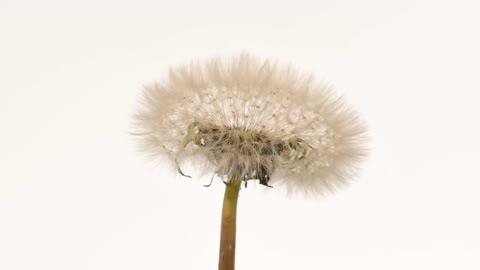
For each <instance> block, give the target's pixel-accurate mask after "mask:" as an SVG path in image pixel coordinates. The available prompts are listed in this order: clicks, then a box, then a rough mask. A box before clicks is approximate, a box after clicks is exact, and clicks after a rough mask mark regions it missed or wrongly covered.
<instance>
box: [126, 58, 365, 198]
mask: <svg viewBox="0 0 480 270" xmlns="http://www.w3.org/2000/svg"><path fill="white" fill-rule="evenodd" d="M135 129H136V134H137V135H138V137H139V141H140V143H141V147H142V150H143V151H144V152H146V153H148V154H149V155H151V156H154V157H165V158H167V159H169V160H170V161H172V164H176V166H177V169H179V168H178V167H179V166H181V164H184V163H185V162H187V161H191V162H193V164H195V165H197V167H198V168H200V169H201V171H203V172H210V173H214V174H216V175H217V176H219V177H220V178H222V179H223V180H224V181H228V179H231V177H232V176H236V177H238V178H240V179H242V180H244V181H248V180H251V179H257V180H259V181H260V183H261V184H264V185H279V186H284V187H286V190H287V191H289V192H292V193H297V192H301V193H307V194H311V195H318V194H323V193H324V192H325V191H328V190H335V189H337V188H339V187H341V186H343V185H345V184H347V183H348V182H349V180H351V178H352V177H353V176H354V175H355V173H356V170H357V167H358V166H357V164H358V162H359V161H360V160H361V159H362V157H364V156H365V148H364V146H363V144H364V140H365V135H364V134H365V131H366V130H365V127H364V125H363V123H362V122H361V121H360V120H359V117H358V115H357V113H356V112H355V111H354V110H353V109H352V108H351V107H350V106H348V105H347V104H346V103H345V101H344V100H343V98H341V97H339V96H337V95H336V94H335V93H334V92H333V89H332V87H331V86H328V85H325V84H319V83H315V82H314V80H313V77H312V76H311V75H302V74H300V73H298V72H297V71H296V70H294V69H293V68H292V67H291V66H282V65H278V64H276V63H274V62H271V61H268V60H263V61H261V60H258V59H256V58H254V57H252V56H250V55H248V54H242V55H241V56H240V57H238V58H235V59H231V60H226V61H224V60H222V59H220V58H213V59H211V60H209V61H207V62H205V63H200V62H194V63H191V64H190V65H183V66H179V67H176V68H171V69H170V72H169V76H168V78H167V79H166V80H164V81H163V82H162V83H154V84H152V85H150V86H149V87H147V88H146V89H145V91H144V96H143V100H142V107H141V108H140V110H139V112H138V113H137V114H136V116H135Z"/></svg>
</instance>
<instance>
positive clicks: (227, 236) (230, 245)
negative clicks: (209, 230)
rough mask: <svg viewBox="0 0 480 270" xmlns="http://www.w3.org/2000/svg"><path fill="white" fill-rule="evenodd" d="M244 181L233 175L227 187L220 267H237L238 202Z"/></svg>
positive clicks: (230, 269) (226, 268) (232, 269)
mask: <svg viewBox="0 0 480 270" xmlns="http://www.w3.org/2000/svg"><path fill="white" fill-rule="evenodd" d="M241 183H242V181H241V180H240V178H238V177H232V178H231V179H230V182H228V184H227V185H226V187H225V195H224V197H223V209H222V227H221V232H220V254H219V262H218V269H219V270H234V269H235V239H236V225H237V202H238V194H239V192H240V185H241Z"/></svg>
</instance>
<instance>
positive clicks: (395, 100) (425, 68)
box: [0, 0, 480, 270]
mask: <svg viewBox="0 0 480 270" xmlns="http://www.w3.org/2000/svg"><path fill="white" fill-rule="evenodd" d="M476 2H477V1H413V0H412V1H373V0H368V1H354V0H350V1H347V0H344V1H338V0H337V1H310V2H309V1H301V0H297V1H291V2H288V3H287V2H281V1H238V2H228V1H207V0H202V1H190V2H184V1H168V2H167V1H151V2H147V1H131V2H130V3H127V2H126V1H75V2H74V1H70V2H68V1H13V0H12V1H8V0H7V1H5V0H2V1H0V127H1V132H0V269H2V270H14V269H35V270H36V269H48V270H55V269H59V270H60V269H62V270H63V269H69V270H70V269H72V270H74V269H82V270H83V269H92V270H93V269H99V270H100V269H216V267H217V259H218V258H217V256H218V242H219V227H220V223H219V222H220V210H221V208H220V207H221V200H222V196H223V184H221V183H219V182H216V183H214V185H213V186H212V187H210V188H204V187H203V186H202V184H205V183H207V182H208V181H209V179H194V180H188V179H185V178H181V177H178V176H177V175H176V174H175V173H173V172H171V171H169V170H167V169H168V168H166V167H165V166H162V164H154V163H149V162H148V161H146V160H145V159H143V158H141V155H139V154H138V153H137V152H135V145H134V141H133V139H132V137H131V136H130V135H129V134H128V132H129V128H130V124H131V115H132V114H133V113H134V112H135V110H136V108H137V101H138V98H139V96H140V93H141V90H142V87H143V86H144V85H145V84H147V83H150V82H152V81H153V80H161V79H162V78H163V76H164V75H165V73H166V71H167V70H168V67H169V66H170V65H171V64H181V63H185V62H188V61H189V60H190V59H198V58H200V59H205V58H207V57H209V56H212V55H221V56H232V55H237V54H239V53H241V52H242V51H243V50H246V51H249V52H251V53H253V54H255V55H257V56H260V57H270V58H274V59H279V60H280V61H281V62H284V63H289V62H290V63H292V64H294V65H295V66H298V67H300V69H301V70H304V71H307V72H313V73H314V74H316V75H317V78H319V79H321V80H327V81H328V82H331V83H333V84H335V85H336V87H337V89H338V91H339V92H340V93H342V94H345V95H346V97H347V98H348V100H349V101H350V103H352V104H354V106H355V107H357V108H358V110H359V111H360V112H361V113H362V115H363V117H364V119H365V120H366V122H367V123H368V125H369V128H370V135H371V137H372V141H371V144H370V148H371V149H372V151H371V154H370V157H369V159H368V162H366V163H365V164H364V169H363V171H362V173H361V175H360V177H358V178H357V179H356V180H355V182H354V183H353V184H352V185H351V186H350V187H349V188H348V189H346V190H343V191H342V192H338V193H337V194H334V195H332V196H327V197H326V198H323V199H321V200H304V199H301V198H299V199H289V198H286V197H285V196H284V193H283V192H282V191H281V190H280V189H275V188H274V189H272V190H270V189H268V190H266V189H263V188H262V187H261V186H258V185H256V186H252V188H250V187H249V188H248V189H246V190H242V192H241V194H240V201H239V203H240V204H239V210H238V211H239V212H238V243H237V269H240V270H241V269H329V270H335V269H370V270H371V269H422V270H423V269H480V229H479V228H480V217H479V215H480V214H479V213H480V211H479V206H480V196H479V194H480V173H479V171H478V167H479V166H480V164H479V161H480V158H479V154H480V128H479V122H480V121H479V120H478V118H479V116H480V106H479V100H480V94H479V91H480V87H479V86H480V83H479V75H480V64H479V63H480V53H479V48H480V37H479V36H480V34H479V33H480V30H479V29H480V19H479V15H478V14H479V13H480V7H478V6H477V4H476Z"/></svg>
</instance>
